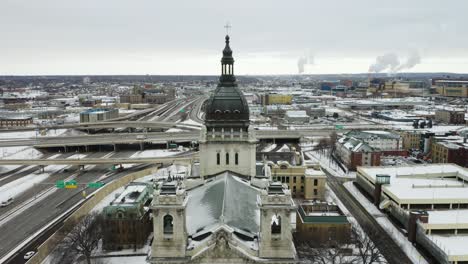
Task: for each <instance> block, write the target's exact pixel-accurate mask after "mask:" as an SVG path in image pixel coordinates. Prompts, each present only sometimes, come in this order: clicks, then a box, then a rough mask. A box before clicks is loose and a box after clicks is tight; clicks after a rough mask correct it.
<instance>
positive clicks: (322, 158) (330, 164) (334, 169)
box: [304, 151, 356, 178]
mask: <svg viewBox="0 0 468 264" xmlns="http://www.w3.org/2000/svg"><path fill="white" fill-rule="evenodd" d="M304 155H306V156H307V157H309V158H310V159H312V160H316V161H317V162H318V163H319V164H320V166H321V167H322V168H325V169H326V170H327V171H329V172H330V173H332V174H333V175H334V176H336V177H346V178H356V172H354V171H347V172H344V171H343V170H342V169H341V168H340V167H339V166H338V165H337V164H336V163H335V161H334V160H331V159H330V155H329V154H328V153H327V152H324V153H321V152H320V151H307V152H304Z"/></svg>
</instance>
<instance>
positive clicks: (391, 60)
mask: <svg viewBox="0 0 468 264" xmlns="http://www.w3.org/2000/svg"><path fill="white" fill-rule="evenodd" d="M419 63H421V57H420V56H419V53H418V52H417V51H412V52H410V53H409V55H408V57H407V58H406V61H405V62H404V63H400V58H399V57H398V55H396V54H395V53H386V54H384V55H382V56H378V57H377V58H376V59H375V63H374V64H372V65H371V66H370V67H369V72H376V73H378V72H382V71H386V70H387V71H388V72H389V73H396V72H399V71H402V70H408V69H411V68H413V67H414V66H416V65H417V64H419Z"/></svg>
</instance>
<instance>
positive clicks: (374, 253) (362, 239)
mask: <svg viewBox="0 0 468 264" xmlns="http://www.w3.org/2000/svg"><path fill="white" fill-rule="evenodd" d="M351 236H352V239H353V240H354V243H355V244H356V248H357V253H358V254H357V255H358V257H359V259H360V261H359V262H360V263H362V264H375V263H387V261H386V260H385V258H384V256H383V255H382V254H381V253H380V251H379V249H378V248H377V246H376V245H375V244H374V242H373V241H372V240H371V239H370V237H369V236H368V235H367V234H366V233H364V231H362V229H357V228H353V230H352V233H351Z"/></svg>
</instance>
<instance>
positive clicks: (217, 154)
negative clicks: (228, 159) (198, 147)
mask: <svg viewBox="0 0 468 264" xmlns="http://www.w3.org/2000/svg"><path fill="white" fill-rule="evenodd" d="M220 163H221V155H220V154H219V152H218V153H216V165H219V164H220Z"/></svg>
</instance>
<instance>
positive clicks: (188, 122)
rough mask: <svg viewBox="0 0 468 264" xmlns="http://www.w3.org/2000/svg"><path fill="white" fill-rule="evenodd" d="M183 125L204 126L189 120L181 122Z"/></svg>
mask: <svg viewBox="0 0 468 264" xmlns="http://www.w3.org/2000/svg"><path fill="white" fill-rule="evenodd" d="M181 124H186V125H192V126H200V127H201V126H202V125H203V124H200V123H198V122H197V121H194V120H192V119H187V120H185V121H183V122H181Z"/></svg>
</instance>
